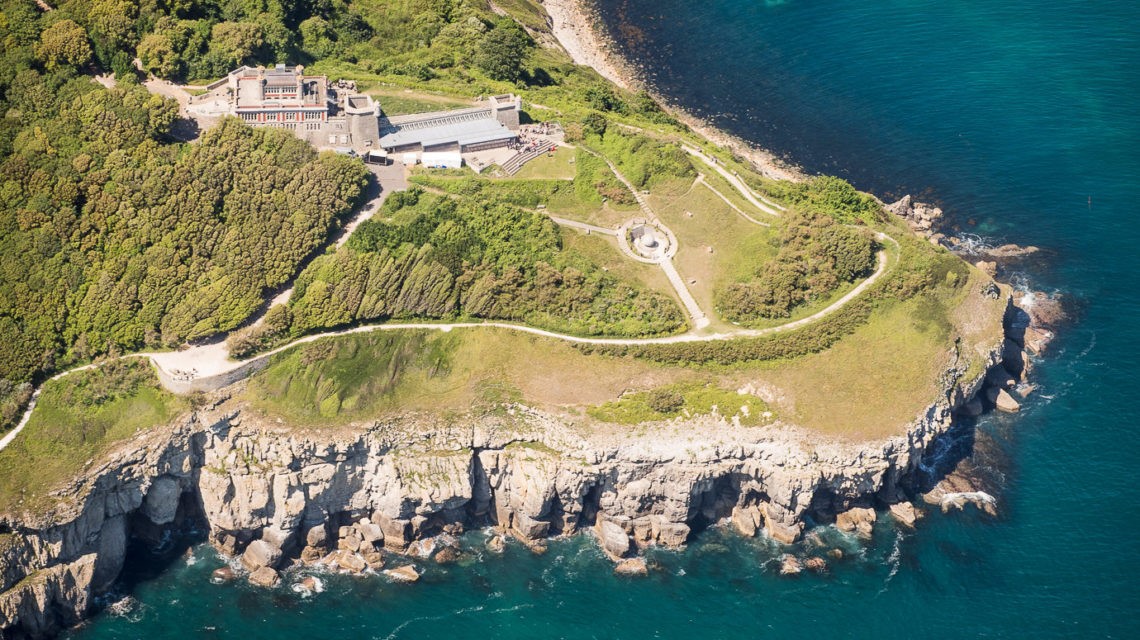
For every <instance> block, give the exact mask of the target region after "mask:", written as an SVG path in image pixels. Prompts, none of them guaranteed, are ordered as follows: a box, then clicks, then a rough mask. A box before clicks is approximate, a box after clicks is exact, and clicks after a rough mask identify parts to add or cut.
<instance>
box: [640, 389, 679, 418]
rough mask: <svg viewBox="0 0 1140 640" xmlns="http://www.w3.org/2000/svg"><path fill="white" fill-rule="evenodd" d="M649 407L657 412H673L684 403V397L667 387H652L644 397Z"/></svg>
mask: <svg viewBox="0 0 1140 640" xmlns="http://www.w3.org/2000/svg"><path fill="white" fill-rule="evenodd" d="M646 403H647V404H649V408H650V409H653V410H654V411H656V412H657V413H666V414H668V413H675V412H677V411H680V409H681V407H682V406H684V404H685V397H684V396H682V395H681V394H680V393H677V392H676V391H674V390H673V389H670V388H668V387H664V388H660V389H654V390H652V391H650V392H649V395H648V396H647V397H646Z"/></svg>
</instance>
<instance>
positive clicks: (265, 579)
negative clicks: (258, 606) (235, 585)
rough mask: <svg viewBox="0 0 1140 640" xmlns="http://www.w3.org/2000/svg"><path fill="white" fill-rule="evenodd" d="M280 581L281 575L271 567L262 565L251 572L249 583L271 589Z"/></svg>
mask: <svg viewBox="0 0 1140 640" xmlns="http://www.w3.org/2000/svg"><path fill="white" fill-rule="evenodd" d="M279 582H281V576H279V575H277V572H276V571H274V570H273V569H271V568H269V567H261V568H260V569H258V570H257V571H254V572H253V573H251V574H249V583H250V584H252V585H255V586H258V587H265V588H267V589H269V588H273V587H276V586H277V584H278V583H279Z"/></svg>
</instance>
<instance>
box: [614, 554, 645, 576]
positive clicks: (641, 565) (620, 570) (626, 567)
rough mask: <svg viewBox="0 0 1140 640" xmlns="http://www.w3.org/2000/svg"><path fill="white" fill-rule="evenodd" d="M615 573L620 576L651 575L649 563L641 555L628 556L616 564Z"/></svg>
mask: <svg viewBox="0 0 1140 640" xmlns="http://www.w3.org/2000/svg"><path fill="white" fill-rule="evenodd" d="M614 573H616V574H618V575H619V576H647V575H649V565H648V564H646V562H645V558H642V557H641V556H637V557H636V558H626V559H624V560H622V561H620V562H618V563H617V564H616V565H614Z"/></svg>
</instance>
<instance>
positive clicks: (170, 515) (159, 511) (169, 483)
mask: <svg viewBox="0 0 1140 640" xmlns="http://www.w3.org/2000/svg"><path fill="white" fill-rule="evenodd" d="M181 495H182V488H181V487H180V486H179V485H178V481H177V480H175V479H174V478H171V477H170V476H159V477H157V478H155V480H154V482H153V483H151V485H150V489H149V490H147V492H146V500H144V501H143V505H142V512H143V515H145V516H146V517H147V519H148V520H150V521H151V522H153V523H155V524H170V523H171V522H174V516H175V515H177V513H178V499H179V497H180V496H181Z"/></svg>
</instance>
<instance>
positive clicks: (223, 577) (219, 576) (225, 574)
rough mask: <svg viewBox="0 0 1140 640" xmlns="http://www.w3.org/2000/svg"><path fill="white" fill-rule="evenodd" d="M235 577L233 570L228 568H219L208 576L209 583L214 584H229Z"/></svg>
mask: <svg viewBox="0 0 1140 640" xmlns="http://www.w3.org/2000/svg"><path fill="white" fill-rule="evenodd" d="M236 577H237V574H236V573H234V570H233V569H231V568H230V567H221V568H218V569H214V571H213V573H211V574H210V582H213V583H214V584H221V583H223V582H230V581H231V580H233V579H234V578H236Z"/></svg>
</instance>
